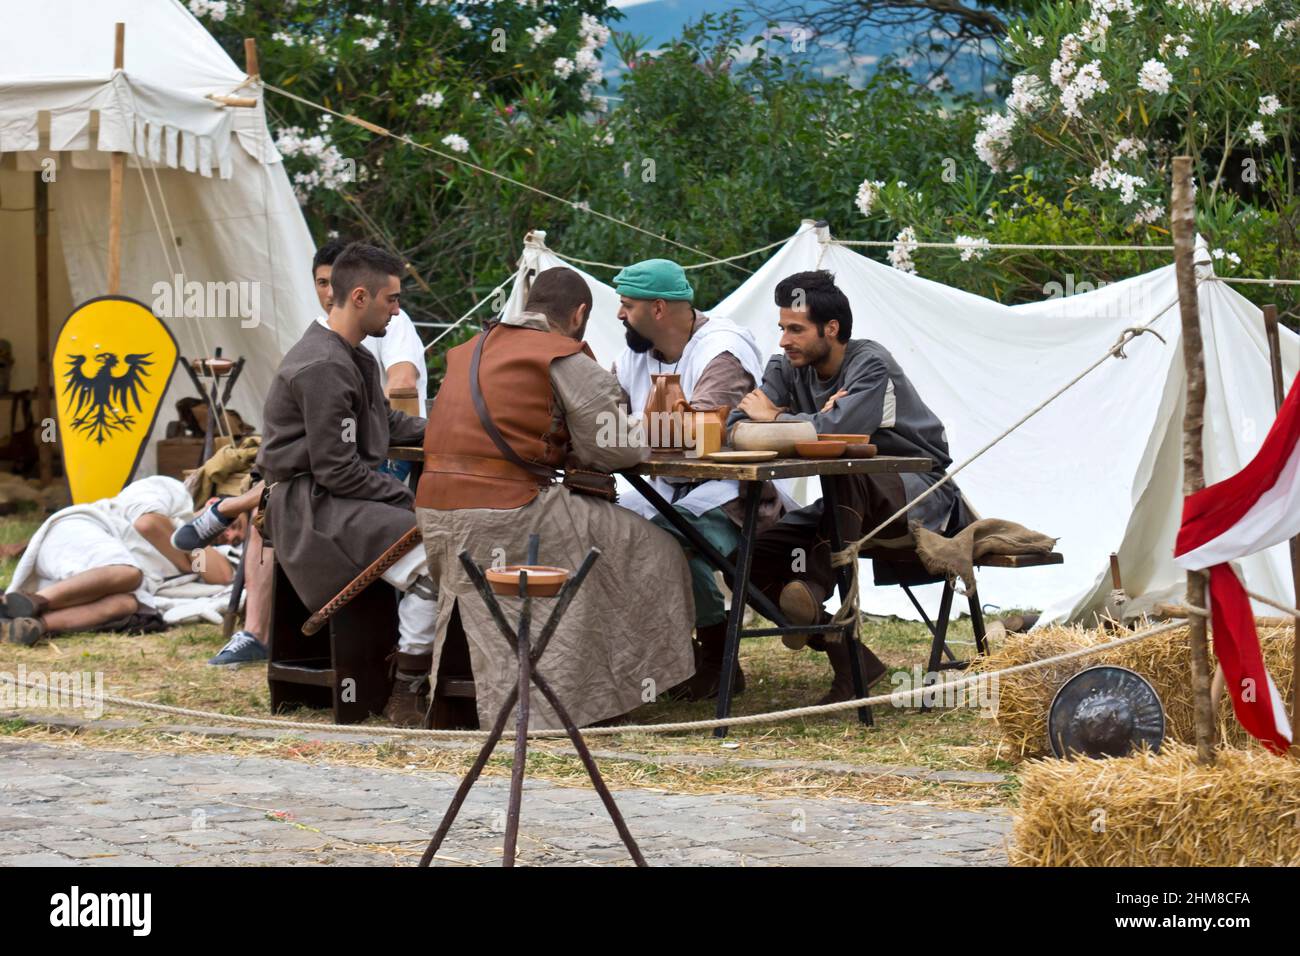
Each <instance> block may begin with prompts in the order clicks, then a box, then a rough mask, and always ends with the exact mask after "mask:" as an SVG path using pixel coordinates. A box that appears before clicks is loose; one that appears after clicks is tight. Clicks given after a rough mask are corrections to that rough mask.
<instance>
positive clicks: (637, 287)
mask: <svg viewBox="0 0 1300 956" xmlns="http://www.w3.org/2000/svg"><path fill="white" fill-rule="evenodd" d="M614 288H615V289H617V290H618V294H619V295H624V296H627V297H628V298H629V299H674V300H684V301H686V302H690V301H691V300H693V299H694V298H695V290H694V289H693V288H691V284H690V283H689V282H687V281H686V270H685V269H683V268H682V267H681V266H679V265H678V264H677V263H675V262H673V261H672V260H671V259H646V260H645V261H643V262H637V263H634V264H633V265H630V266H628V267H627V268H626V269H624V270H623V271H621V272H620V273H619V274H618V275H616V276H614Z"/></svg>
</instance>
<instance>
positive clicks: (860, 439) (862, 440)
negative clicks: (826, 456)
mask: <svg viewBox="0 0 1300 956" xmlns="http://www.w3.org/2000/svg"><path fill="white" fill-rule="evenodd" d="M817 440H818V441H842V442H844V443H845V444H849V445H865V444H867V443H868V442H870V441H871V436H870V435H818V436H817Z"/></svg>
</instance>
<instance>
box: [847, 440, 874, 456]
mask: <svg viewBox="0 0 1300 956" xmlns="http://www.w3.org/2000/svg"><path fill="white" fill-rule="evenodd" d="M879 451H880V449H878V448H877V447H876V446H875V445H871V444H867V443H866V442H850V443H849V444H848V445H846V446H845V447H844V457H845V458H875V457H876V455H877V454H878V453H879Z"/></svg>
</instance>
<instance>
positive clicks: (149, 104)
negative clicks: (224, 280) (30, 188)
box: [0, 71, 281, 179]
mask: <svg viewBox="0 0 1300 956" xmlns="http://www.w3.org/2000/svg"><path fill="white" fill-rule="evenodd" d="M36 86H37V88H36V89H35V90H33V89H32V85H31V84H28V85H26V87H25V88H24V89H23V90H22V95H21V97H18V96H14V97H13V99H10V97H9V96H6V95H5V94H4V93H3V92H0V153H16V152H36V151H40V150H42V149H45V150H48V151H51V152H65V151H73V152H84V151H88V150H91V149H95V150H98V151H99V152H103V153H113V152H123V153H127V154H129V155H133V156H136V157H137V158H139V159H141V160H142V161H147V162H151V163H156V164H159V165H166V166H170V167H172V168H179V169H184V170H186V171H188V172H192V173H198V174H199V175H201V176H205V177H210V176H212V174H213V171H214V170H215V171H216V172H217V174H218V175H219V176H220V178H222V179H229V178H230V176H231V175H232V172H233V168H234V167H233V163H232V161H231V155H230V150H231V142H232V140H237V141H238V142H239V145H240V146H241V147H242V148H243V149H244V151H245V152H247V153H248V154H249V155H250V156H252V157H253V158H254V159H255V160H257V161H258V162H260V163H264V164H271V163H278V162H280V159H281V157H280V154H279V152H278V151H277V150H276V148H275V144H274V143H273V142H272V140H271V136H270V132H269V131H268V129H267V127H266V120H265V115H264V114H263V112H262V109H261V107H260V106H259V107H256V108H232V107H221V106H218V105H216V104H214V103H213V102H211V101H210V100H207V99H204V98H202V97H199V96H197V95H188V94H183V93H178V92H177V91H174V90H166V91H164V90H159V89H157V88H156V87H152V86H151V85H150V84H148V83H146V82H143V81H140V80H138V79H132V78H131V77H130V76H129V75H128V74H126V73H125V72H123V71H116V72H114V73H113V75H112V76H111V77H110V79H109V81H108V82H107V83H104V82H100V81H95V80H89V79H80V78H78V79H51V80H47V81H44V82H41V83H39V84H36ZM0 89H3V86H2V85H0ZM10 90H11V91H12V92H15V93H16V92H17V91H16V90H13V88H12V87H11V88H10ZM6 101H8V102H6ZM42 113H46V114H47V115H48V117H49V121H48V127H47V129H48V141H47V144H46V145H45V146H44V147H43V146H42V143H41V139H42V136H41V134H42V124H41V122H40V120H41V114H42ZM96 114H98V117H99V123H98V130H97V135H96V131H95V128H94V122H93V118H94V116H95V115H96ZM92 141H93V145H92Z"/></svg>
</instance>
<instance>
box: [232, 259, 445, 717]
mask: <svg viewBox="0 0 1300 956" xmlns="http://www.w3.org/2000/svg"><path fill="white" fill-rule="evenodd" d="M403 272H404V266H403V264H402V262H401V260H400V259H397V258H396V257H394V256H391V255H389V254H388V253H386V252H384V251H382V250H380V249H376V248H375V247H374V246H368V245H365V244H363V243H354V244H353V245H351V246H349V247H348V248H347V249H346V250H344V252H343V253H342V254H341V255H340V256H339V257H338V259H337V260H336V261H335V263H334V271H333V274H332V275H331V281H332V284H333V286H334V305H333V307H332V308H331V310H330V316H329V324H328V326H325V325H320V324H317V323H312V324H311V325H310V326H309V327H308V328H307V331H306V332H305V333H304V334H303V337H302V338H301V339H300V340H299V341H298V343H297V344H296V345H294V347H293V348H291V349H290V350H289V351H288V353H286V355H285V357H284V360H283V361H282V362H281V363H280V368H279V370H278V371H277V372H276V376H275V380H274V382H273V383H272V385H271V389H270V392H269V393H268V394H267V399H266V407H265V409H264V411H263V421H264V422H265V426H264V429H263V439H262V450H261V453H260V454H259V455H258V465H259V467H260V469H261V472H262V474H263V476H264V477H265V478H266V482H267V484H268V486H270V495H269V499H268V505H267V509H266V518H265V522H266V527H267V530H268V531H269V536H270V540H271V542H272V544H273V546H274V548H275V556H276V560H277V561H278V562H279V564H280V566H281V567H283V568H284V572H285V574H286V576H287V577H288V578H289V581H290V583H291V584H293V587H294V590H295V591H297V593H298V596H299V597H300V598H301V599H302V601H303V603H305V604H306V605H307V606H308V607H309V608H313V609H316V608H320V607H321V606H322V605H324V604H325V603H326V602H327V601H328V600H329V599H330V598H332V597H333V596H334V595H335V594H337V593H338V592H339V591H340V590H341V589H342V588H343V587H344V586H345V585H346V584H347V583H348V582H349V581H351V580H352V579H353V578H354V577H356V576H357V575H358V574H360V573H361V572H362V571H363V570H364V569H365V568H366V567H367V566H369V565H370V564H371V563H372V562H373V561H374V560H375V559H376V558H378V557H379V556H380V555H381V554H383V552H384V551H386V550H387V549H388V548H389V547H390V546H391V545H392V544H393V543H394V542H396V541H397V539H398V538H400V537H401V536H402V535H403V534H405V533H406V532H407V531H409V530H410V529H411V528H413V527H414V526H415V513H414V511H413V510H412V495H411V491H410V489H409V488H407V487H406V485H404V484H403V483H402V482H400V481H398V480H397V479H396V478H394V477H393V476H392V475H387V474H384V473H382V472H380V471H379V470H378V469H379V466H380V464H381V463H382V462H383V461H384V460H385V459H386V458H387V457H388V448H389V446H390V444H393V443H396V444H401V445H418V444H419V443H420V442H421V441H422V440H423V434H424V426H425V420H424V419H422V418H413V417H411V416H408V415H405V414H403V413H402V412H398V411H394V410H393V409H392V408H390V407H389V405H388V402H387V401H386V400H385V399H384V393H383V390H382V388H381V387H380V384H379V366H378V364H377V363H376V361H375V359H374V357H373V356H372V355H371V354H370V353H369V352H368V351H367V350H366V349H364V348H362V347H361V342H362V340H363V339H364V338H365V337H366V336H367V335H382V334H383V332H384V329H385V328H386V326H387V324H388V321H389V319H390V318H391V317H392V316H393V315H395V314H396V313H397V311H398V307H399V302H400V298H401V282H400V278H399V277H400V276H401V275H402V273H403ZM420 557H421V555H420V553H419V549H418V548H417V549H415V551H414V552H412V556H411V557H410V560H405V561H403V562H401V563H399V565H398V566H397V567H395V568H393V569H392V570H391V571H390V572H389V573H388V574H386V575H385V576H384V577H385V580H387V581H389V582H390V583H391V584H393V585H395V586H396V587H398V588H399V589H401V590H406V591H408V592H410V593H408V594H407V595H406V597H405V598H404V599H403V605H405V603H406V601H408V600H412V599H415V600H417V601H425V602H427V601H429V599H430V597H431V594H432V592H431V591H430V590H428V587H427V582H421V581H420V577H421V574H422V573H423V569H422V562H421V561H420V560H419V558H420ZM420 616H423V617H425V618H427V619H429V620H431V619H432V617H433V614H432V612H431V611H430V613H428V614H425V615H415V619H417V620H418V619H419V617H420ZM402 617H403V620H404V621H406V620H408V619H410V618H411V615H410V614H408V613H403V614H402ZM426 644H427V635H421V634H419V633H416V632H415V631H414V630H413V629H412V628H410V627H407V626H403V628H402V631H401V634H400V641H399V645H398V656H397V669H398V677H399V680H398V684H397V688H396V690H395V691H394V700H392V701H390V705H389V708H388V709H387V710H386V713H388V714H389V715H390V717H391V718H395V719H400V720H401V721H402V722H410V721H411V719H412V718H413V714H412V713H411V710H412V709H413V702H412V701H409V700H405V698H406V697H411V696H413V695H414V691H413V690H412V687H411V684H412V683H413V681H414V678H413V677H412V676H411V675H420V676H422V675H424V674H427V673H428V670H429V661H430V657H429V654H428V651H427V650H425V647H424V645H426ZM407 705H412V706H407Z"/></svg>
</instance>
